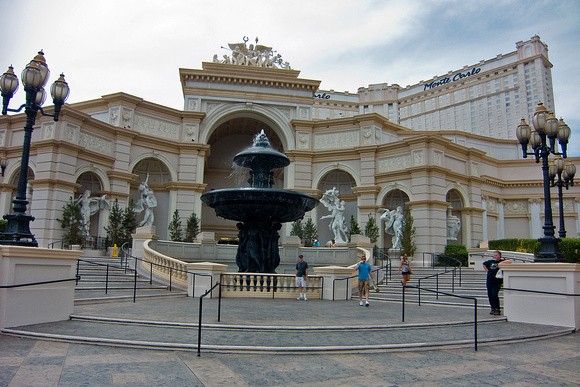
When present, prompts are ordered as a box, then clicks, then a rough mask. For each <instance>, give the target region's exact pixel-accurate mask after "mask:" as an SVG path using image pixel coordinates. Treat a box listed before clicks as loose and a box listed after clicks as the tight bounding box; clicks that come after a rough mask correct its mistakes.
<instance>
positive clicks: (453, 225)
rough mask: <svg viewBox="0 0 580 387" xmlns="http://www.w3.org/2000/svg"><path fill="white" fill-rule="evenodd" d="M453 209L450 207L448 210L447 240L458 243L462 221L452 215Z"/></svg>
mask: <svg viewBox="0 0 580 387" xmlns="http://www.w3.org/2000/svg"><path fill="white" fill-rule="evenodd" d="M451 211H453V207H451V206H449V207H448V208H447V240H448V241H456V240H457V234H459V230H460V229H461V219H459V217H457V216H455V215H453V214H452V213H451Z"/></svg>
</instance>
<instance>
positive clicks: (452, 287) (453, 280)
mask: <svg viewBox="0 0 580 387" xmlns="http://www.w3.org/2000/svg"><path fill="white" fill-rule="evenodd" d="M456 269H457V268H454V269H453V271H452V272H451V291H452V292H454V293H455V270H456Z"/></svg>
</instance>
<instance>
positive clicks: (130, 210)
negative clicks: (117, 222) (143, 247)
mask: <svg viewBox="0 0 580 387" xmlns="http://www.w3.org/2000/svg"><path fill="white" fill-rule="evenodd" d="M138 225H139V221H138V220H137V213H136V212H135V203H134V202H133V199H129V205H128V206H127V207H125V210H124V211H123V225H122V231H123V242H122V243H123V244H125V243H126V242H128V243H131V242H132V241H133V237H132V236H131V234H133V233H134V232H135V231H136V230H137V226H138ZM121 246H122V245H121Z"/></svg>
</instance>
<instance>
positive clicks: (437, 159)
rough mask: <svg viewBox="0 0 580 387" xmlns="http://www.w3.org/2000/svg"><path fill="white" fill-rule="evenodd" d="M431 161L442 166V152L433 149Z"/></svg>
mask: <svg viewBox="0 0 580 387" xmlns="http://www.w3.org/2000/svg"><path fill="white" fill-rule="evenodd" d="M433 163H434V164H435V165H437V166H438V167H442V166H443V152H438V151H435V153H434V154H433Z"/></svg>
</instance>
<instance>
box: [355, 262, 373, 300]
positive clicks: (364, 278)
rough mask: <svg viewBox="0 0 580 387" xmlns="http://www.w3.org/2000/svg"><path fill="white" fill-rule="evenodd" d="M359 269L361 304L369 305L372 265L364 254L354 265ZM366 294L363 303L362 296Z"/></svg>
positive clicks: (359, 296)
mask: <svg viewBox="0 0 580 387" xmlns="http://www.w3.org/2000/svg"><path fill="white" fill-rule="evenodd" d="M354 269H355V270H358V300H359V305H360V306H363V305H365V306H369V280H370V279H372V280H373V282H374V281H375V279H374V278H373V273H372V267H371V265H369V264H368V262H367V258H366V257H365V256H364V255H363V256H362V257H360V262H359V263H357V264H356V266H355V267H354ZM363 293H364V294H365V303H364V304H363V301H362V296H363Z"/></svg>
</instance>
